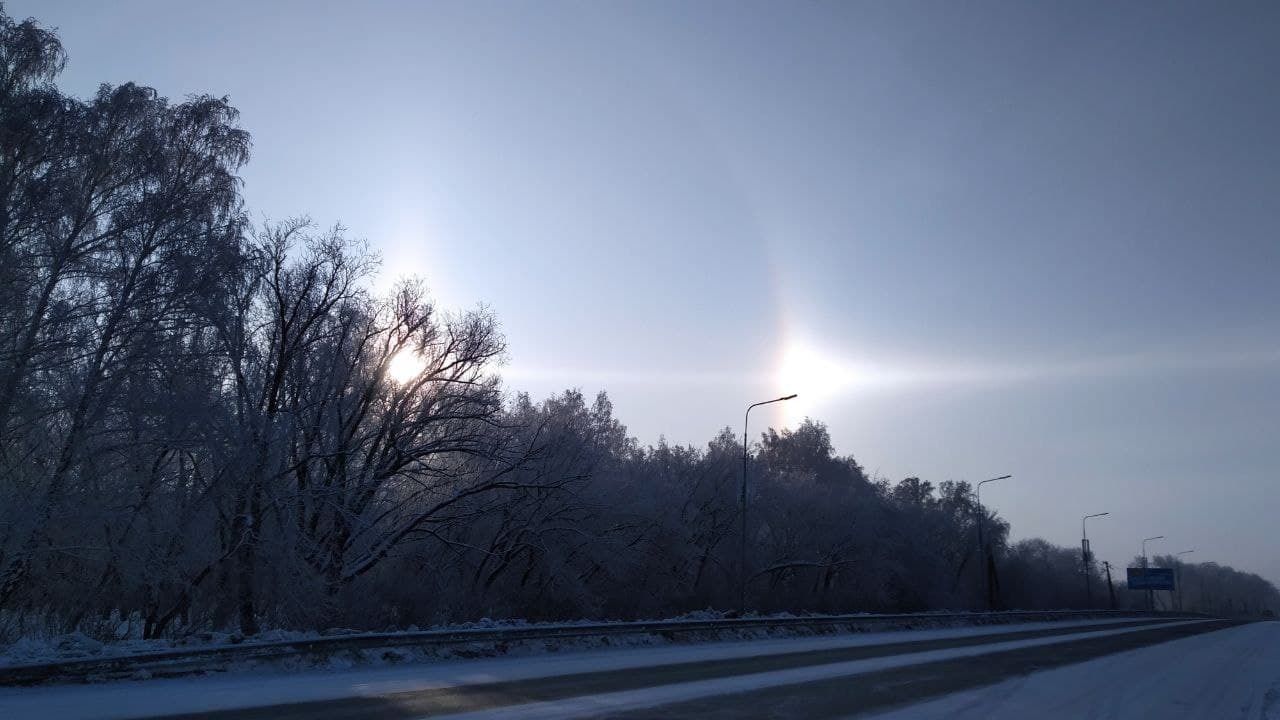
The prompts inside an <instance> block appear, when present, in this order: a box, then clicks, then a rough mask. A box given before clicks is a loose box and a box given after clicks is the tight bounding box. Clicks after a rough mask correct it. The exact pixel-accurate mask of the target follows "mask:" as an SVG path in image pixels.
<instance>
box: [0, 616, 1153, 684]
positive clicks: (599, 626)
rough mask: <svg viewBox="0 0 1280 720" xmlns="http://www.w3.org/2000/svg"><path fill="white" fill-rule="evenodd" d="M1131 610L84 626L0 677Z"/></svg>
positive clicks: (283, 666) (140, 674)
mask: <svg viewBox="0 0 1280 720" xmlns="http://www.w3.org/2000/svg"><path fill="white" fill-rule="evenodd" d="M1089 617H1093V618H1105V617H1125V618H1132V617H1134V614H1112V613H1107V612H1096V613H1080V612H1073V611H1057V612H1005V613H922V614H899V615H883V614H870V613H864V614H856V615H839V616H829V615H805V616H797V615H791V614H780V615H772V616H750V617H746V618H737V619H726V618H724V617H723V616H722V615H721V614H719V613H713V612H701V613H694V614H690V615H686V616H681V617H677V618H670V619H666V620H660V621H640V622H606V623H601V622H599V621H575V622H559V623H528V622H525V621H519V620H516V621H492V620H484V621H481V622H478V623H465V624H460V625H453V626H445V627H438V628H432V629H430V630H425V631H423V630H418V629H417V628H412V627H411V628H408V629H406V630H404V631H399V632H385V633H358V632H353V631H344V630H338V629H334V630H329V631H325V632H323V633H317V632H311V633H290V632H279V631H277V632H272V633H265V634H263V635H260V636H257V637H255V638H252V639H251V640H248V641H238V642H237V640H238V638H233V637H231V636H228V635H225V634H216V633H206V634H201V635H197V636H194V637H190V638H184V639H182V640H159V641H140V640H135V641H128V642H122V643H116V644H104V643H99V642H96V641H94V640H92V639H90V638H87V637H85V636H83V635H80V634H78V633H77V634H75V635H72V636H68V637H64V638H59V639H57V640H55V641H53V642H44V643H41V642H35V641H23V642H19V643H16V644H14V645H12V646H10V647H9V648H6V650H5V651H4V652H3V653H0V685H14V684H31V683H38V682H46V681H51V680H55V681H56V680H78V681H84V680H100V679H119V678H134V679H145V678H148V677H151V676H153V675H154V676H179V675H190V674H199V673H208V672H223V671H250V670H252V671H261V670H264V669H266V670H293V671H296V670H300V669H308V668H334V667H337V668H348V667H354V666H358V665H388V664H403V663H409V662H424V661H431V660H447V659H452V658H459V657H461V658H474V657H493V656H500V655H528V654H537V653H544V652H561V651H566V650H574V649H585V648H598V647H639V646H651V645H660V644H667V643H672V642H709V641H718V640H751V639H766V638H778V637H805V636H811V635H822V634H832V633H859V632H869V631H876V630H911V629H920V628H938V627H956V626H962V627H963V626H970V625H982V626H988V625H993V624H1004V623H1026V622H1034V621H1046V620H1049V621H1058V622H1061V621H1066V620H1071V619H1076V618H1089Z"/></svg>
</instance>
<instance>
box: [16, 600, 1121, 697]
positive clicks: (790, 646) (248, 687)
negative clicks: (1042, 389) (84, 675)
mask: <svg viewBox="0 0 1280 720" xmlns="http://www.w3.org/2000/svg"><path fill="white" fill-rule="evenodd" d="M1126 622H1132V618H1112V619H1105V620H1063V621H1054V622H1038V623H1010V624H1005V625H999V626H987V627H983V626H968V627H952V628H940V629H933V630H909V631H887V632H867V633H861V634H856V635H847V634H846V635H827V636H821V637H803V638H778V639H762V640H755V641H747V642H741V641H738V642H712V643H705V644H698V645H682V646H673V645H667V646H662V647H635V648H619V649H612V650H600V649H596V650H577V651H567V652H557V653H554V654H543V655H532V656H526V657H504V658H485V659H476V660H466V661H460V660H453V661H443V662H435V663H428V664H417V665H405V666H397V667H376V668H369V667H366V668H347V669H344V668H342V667H341V666H340V665H338V664H335V665H333V666H331V667H328V668H325V669H323V670H316V669H312V670H307V671H300V672H274V673H272V672H268V673H265V674H263V673H254V674H251V675H249V674H243V673H234V674H224V675H215V676H207V677H187V678H175V679H153V680H149V681H147V682H118V683H97V684H88V685H76V686H66V685H62V686H45V687H36V688H4V689H0V717H6V718H7V717H14V718H26V717H32V718H35V717H39V718H42V719H47V720H56V719H60V718H61V719H71V718H88V717H97V718H129V717H146V716H154V715H162V714H173V713H181V712H209V711H213V710H219V709H234V708H248V707H260V706H264V705H273V704H284V703H297V702H310V701H324V700H335V699H340V698H349V697H382V696H389V695H395V694H399V693H411V692H416V691H422V690H432V689H440V688H450V687H459V686H466V685H476V684H485V683H493V682H505V681H515V680H528V679H538V678H550V677H559V676H567V675H575V674H580V673H590V672H601V671H609V670H632V669H637V668H644V667H652V666H662V665H672V664H678V663H693V662H711V661H716V660H723V659H729V658H742V657H756V656H764V655H775V654H783V653H795V652H806V651H815V650H829V649H834V648H848V647H859V646H875V645H886V644H890V643H899V642H910V641H928V640H944V639H950V638H964V637H973V636H994V637H997V638H998V637H999V636H1000V635H1006V634H1012V633H1021V632H1027V631H1037V630H1054V629H1063V630H1070V629H1071V628H1080V630H1081V633H1070V634H1068V635H1062V636H1060V637H1078V636H1080V635H1081V634H1082V633H1097V632H1116V631H1109V630H1106V629H1105V626H1107V625H1114V624H1119V623H1126ZM1099 627H1102V628H1103V629H1101V630H1099ZM993 644H994V643H993ZM983 647H988V646H985V645H984V646H983Z"/></svg>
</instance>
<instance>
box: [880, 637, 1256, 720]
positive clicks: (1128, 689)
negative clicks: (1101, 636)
mask: <svg viewBox="0 0 1280 720" xmlns="http://www.w3.org/2000/svg"><path fill="white" fill-rule="evenodd" d="M875 717H877V718H878V719H879V720H941V719H943V718H946V719H947V720H956V719H959V720H964V719H965V718H972V719H975V720H976V719H978V718H982V719H983V720H1003V719H1006V718H1007V719H1008V720H1023V719H1024V718H1029V717H1035V718H1042V719H1044V720H1054V719H1056V718H1091V719H1092V720H1112V719H1114V720H1146V719H1147V718H1150V719H1151V720H1170V719H1171V718H1206V719H1212V720H1218V719H1221V720H1228V719H1230V720H1280V622H1265V623H1252V624H1249V625H1241V626H1239V627H1235V628H1230V629H1227V630H1222V631H1219V632H1212V633H1205V634H1203V635H1194V636H1192V637H1187V638H1183V639H1181V640H1174V641H1173V642H1168V643H1162V644H1160V645H1152V646H1150V647H1145V648H1140V649H1138V650H1130V651H1128V652H1123V653H1117V654H1115V655H1108V656H1106V657H1101V658H1098V659H1096V660H1090V661H1088V662H1083V663H1079V664H1076V665H1067V666H1065V667H1060V668H1056V669H1053V670H1046V671H1044V672H1038V673H1033V674H1031V675H1026V676H1023V677H1017V678H1013V679H1010V680H1006V681H1004V682H1002V683H999V684H996V685H989V686H987V687H984V688H979V689H976V690H968V691H965V692H959V693H955V694H953V695H948V696H946V697H943V698H940V699H938V700H934V701H930V702H925V703H921V704H918V705H912V706H910V707H906V708H902V709H900V710H897V711H895V712H890V713H884V714H881V715H877V716H875Z"/></svg>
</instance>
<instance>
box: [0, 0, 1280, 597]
mask: <svg viewBox="0 0 1280 720" xmlns="http://www.w3.org/2000/svg"><path fill="white" fill-rule="evenodd" d="M7 8H8V11H9V12H10V14H12V15H16V16H26V15H34V16H36V17H37V18H38V19H40V20H41V21H42V22H43V23H45V24H48V25H53V26H57V27H58V28H59V29H60V31H61V35H62V37H63V39H64V42H65V43H66V45H67V47H68V50H69V52H70V56H71V61H70V64H69V66H68V68H67V71H66V73H65V74H64V77H63V84H64V86H66V87H67V88H68V89H70V90H71V91H73V92H76V93H79V94H87V93H89V92H91V91H92V90H93V88H94V87H95V86H96V84H97V83H99V82H112V83H116V82H122V81H126V80H136V81H139V82H141V83H144V84H148V85H151V86H153V87H156V88H157V89H158V90H160V92H161V93H162V94H165V95H168V96H169V97H172V98H181V97H183V96H184V95H186V94H188V93H195V92H210V93H215V94H227V95H229V96H230V97H231V99H232V101H233V103H234V104H235V105H236V106H238V107H239V108H240V109H241V111H242V113H243V117H242V120H243V123H244V125H245V127H246V128H247V129H249V130H250V131H251V132H252V133H253V137H254V151H253V159H252V161H251V163H250V165H249V166H248V168H247V170H246V171H245V173H244V179H245V194H246V197H247V201H248V203H249V207H250V209H251V211H252V212H253V213H254V214H255V215H257V216H265V217H272V218H282V217H285V216H289V215H294V214H300V213H307V214H310V215H311V216H312V217H313V218H314V219H315V220H316V221H318V222H320V223H322V224H329V223H333V222H338V221H340V222H342V223H343V224H344V225H346V226H347V227H348V228H350V230H351V233H352V234H353V235H357V236H361V237H365V238H368V239H369V240H370V241H371V242H372V243H373V245H374V246H375V247H377V248H378V249H379V250H380V251H381V252H382V253H383V255H384V256H385V258H386V265H385V267H386V273H385V274H386V277H387V278H391V277H393V276H395V275H397V274H401V273H417V274H421V275H423V276H425V277H426V278H427V279H428V281H429V282H430V284H431V286H432V287H433V288H434V291H435V294H436V296H437V297H438V298H439V299H440V300H441V302H442V303H443V304H444V305H447V306H450V307H468V306H473V305H475V304H477V303H485V304H487V305H488V306H490V307H491V308H492V309H493V310H494V311H495V312H496V313H497V314H498V316H499V317H500V319H501V321H502V324H503V328H504V331H505V333H506V336H507V339H508V342H509V345H510V366H509V367H508V368H507V371H506V376H507V378H508V382H509V384H510V385H511V386H512V387H513V388H515V389H526V390H529V391H531V392H533V394H534V395H535V396H541V395H545V394H548V393H550V392H553V391H555V390H557V389H563V388H565V387H580V388H582V389H583V390H584V391H586V392H588V393H594V392H595V391H597V390H600V389H607V390H608V391H609V393H610V395H611V397H612V398H613V401H614V404H615V409H616V412H617V413H618V415H619V416H620V418H621V419H622V420H623V421H624V422H625V423H626V424H627V425H628V426H629V427H630V429H631V431H632V433H633V434H635V435H636V436H637V437H638V438H639V439H640V440H642V441H644V442H653V441H656V439H657V438H658V437H659V435H661V434H665V436H666V437H667V438H668V439H670V440H672V441H676V442H681V443H696V444H701V443H703V442H705V441H706V440H708V439H709V438H710V437H711V436H712V435H713V434H714V433H715V432H716V431H717V430H718V429H719V428H721V427H724V426H725V425H733V426H735V427H738V426H739V423H740V422H741V415H742V409H743V408H744V407H745V405H746V404H748V403H749V402H752V401H754V400H759V399H764V398H768V397H773V396H776V395H778V394H782V393H786V392H800V393H801V397H800V398H799V399H798V400H796V401H793V402H792V403H789V404H788V405H787V406H786V407H785V409H784V410H780V411H777V412H774V413H772V414H771V413H768V412H765V413H761V414H760V415H758V416H756V422H757V423H758V425H757V430H759V429H762V428H763V427H764V426H765V425H766V423H770V422H771V423H774V424H786V423H794V422H796V421H797V420H798V419H799V418H802V417H803V416H804V415H806V414H808V415H813V416H814V417H816V418H819V419H821V420H823V421H825V422H826V423H827V424H828V425H829V427H830V429H831V433H832V436H833V438H834V440H835V443H836V445H837V448H838V449H839V450H840V451H841V452H843V453H852V454H854V455H855V456H856V457H857V458H858V459H859V461H860V462H862V463H863V464H864V465H865V466H866V467H867V468H868V470H870V471H873V472H877V473H879V474H881V475H883V476H886V477H889V478H891V479H893V480H898V479H901V478H902V477H905V476H908V475H920V476H922V477H925V478H926V479H930V480H933V481H935V482H936V481H941V480H945V479H968V480H978V479H982V478H984V477H988V476H992V475H999V474H1004V473H1013V474H1014V475H1015V478H1014V479H1013V480H1010V481H1007V482H1003V483H1000V484H997V485H990V486H987V488H986V489H984V494H983V497H984V500H986V501H987V502H988V504H990V505H992V506H994V507H995V508H997V509H998V510H999V511H1000V512H1001V513H1002V514H1003V515H1004V516H1005V517H1007V518H1009V520H1010V521H1011V522H1012V523H1013V527H1014V535H1015V537H1023V536H1030V535H1038V536H1043V537H1046V538H1048V539H1050V540H1053V541H1055V542H1059V543H1062V544H1075V543H1077V542H1078V537H1077V536H1078V528H1079V519H1080V517H1081V516H1082V515H1084V514H1086V513H1093V512H1103V511H1110V512H1111V513H1112V516H1111V517H1108V518H1102V519H1100V520H1097V521H1092V522H1091V533H1090V535H1091V538H1092V539H1093V544H1094V548H1095V550H1096V551H1097V552H1098V553H1099V555H1100V556H1101V557H1103V558H1107V559H1111V560H1113V561H1115V562H1117V563H1123V562H1124V561H1126V560H1127V559H1128V558H1130V557H1131V556H1132V555H1134V554H1136V553H1137V552H1138V550H1139V541H1140V539H1141V538H1142V537H1144V536H1148V535H1160V534H1163V535H1166V536H1167V537H1168V538H1169V539H1168V541H1167V543H1166V544H1164V545H1161V544H1155V545H1153V549H1154V550H1156V551H1157V552H1159V551H1177V550H1184V549H1189V548H1194V549H1196V551H1197V552H1196V555H1194V556H1192V557H1193V558H1196V559H1199V560H1218V561H1220V562H1225V563H1230V564H1234V565H1238V566H1241V567H1244V568H1247V569H1253V570H1256V571H1260V572H1262V573H1263V574H1265V575H1267V576H1268V577H1269V578H1271V579H1272V580H1276V581H1280V556H1278V555H1277V554H1276V553H1275V552H1274V550H1273V549H1274V547H1275V530H1274V528H1275V527H1276V517H1275V515H1276V514H1277V512H1278V511H1280V477H1278V475H1280V460H1277V450H1278V449H1280V442H1278V438H1280V281H1278V280H1277V278H1278V276H1280V201H1277V199H1276V198H1277V195H1278V192H1277V191H1280V94H1278V93H1277V92H1276V91H1275V89H1274V84H1275V83H1274V80H1275V78H1276V77H1280V42H1277V38H1280V8H1277V6H1275V5H1274V4H1267V3H1246V2H1241V3H1233V4H1231V5H1230V6H1218V5H1216V4H1211V3H1195V4H1181V3H1098V4H1090V3H1062V4H1060V5H1058V6H1056V7H1054V6H1050V5H1049V4H1047V3H1012V2H1011V3H965V4H963V5H962V4H957V3H943V2H938V3H906V2H883V3H870V2H858V3H836V2H830V3H738V2H735V3H727V2H704V3H664V2H644V3H613V2H603V3H602V2H583V3H565V2H549V3H526V2H511V3H495V2H465V3H464V2H459V3H430V4H428V3H408V2H405V3H393V2H368V3H360V4H355V3H350V4H348V3H327V4H326V3H312V2H306V3H303V2H297V3H287V2H271V3H254V2H228V3H219V4H214V3H187V4H181V5H180V4H177V3H169V2H161V1H159V0H156V1H153V2H125V1H122V2H117V3H99V2H88V1H85V2H61V1H58V0H49V1H45V2H31V1H20V2H14V1H12V0H11V1H10V2H8V3H7ZM388 281H389V280H388ZM753 434H754V432H753Z"/></svg>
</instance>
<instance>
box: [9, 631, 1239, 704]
mask: <svg viewBox="0 0 1280 720" xmlns="http://www.w3.org/2000/svg"><path fill="white" fill-rule="evenodd" d="M1228 626H1229V624H1228V623H1223V622H1220V621H1195V622H1167V621H1164V622H1153V621H1124V622H1116V621H1111V622H1105V623H1101V622H1100V623H1096V624H1079V623H1073V624H1039V625H1033V626H1022V627H1019V626H1005V627H998V628H968V629H956V630H935V631H924V632H904V633H897V634H891V633H884V634H877V635H875V636H844V637H825V638H808V639H797V640H794V641H783V642H779V641H763V642H755V643H753V642H745V643H739V644H732V643H721V644H716V645H713V646H709V647H702V646H684V647H671V648H665V649H662V648H649V649H645V650H631V651H618V652H610V651H600V652H597V653H577V654H573V655H568V656H559V657H557V656H546V657H544V658H509V659H506V660H502V661H475V662H474V663H471V664H467V663H457V664H455V668H457V669H458V670H457V671H455V672H454V674H453V675H452V676H450V677H449V678H448V681H447V682H443V683H442V682H438V681H432V683H429V684H424V683H423V682H421V679H419V681H418V682H417V683H416V684H415V683H414V682H410V681H409V680H410V679H411V678H413V676H414V674H416V673H420V674H422V675H423V676H427V675H431V674H432V673H435V674H436V675H435V676H436V677H437V679H438V678H440V677H443V676H442V675H441V674H440V670H441V668H440V667H439V666H431V665H426V666H420V667H419V668H411V667H404V668H399V669H396V670H395V673H396V675H395V676H396V677H399V678H402V679H403V681H402V682H387V681H386V677H387V676H386V675H385V674H383V675H381V677H382V678H383V679H382V681H380V682H379V681H375V679H376V678H378V677H380V675H379V673H378V671H362V673H356V674H352V675H347V676H344V675H342V674H340V673H339V674H332V675H323V674H314V673H313V674H310V675H304V676H292V677H291V676H281V677H275V678H264V679H263V681H262V683H261V685H262V686H263V688H264V689H269V686H270V685H272V684H273V683H275V684H279V683H295V684H303V685H305V684H307V683H312V684H314V683H326V682H328V683H332V684H334V685H341V684H342V683H344V682H345V683H350V685H349V687H350V688H351V689H352V690H353V691H354V692H353V693H351V694H355V695H360V696H359V697H337V696H336V695H335V696H333V697H328V698H326V699H324V700H318V701H314V702H291V703H283V704H280V703H279V700H278V699H277V700H275V701H274V702H276V703H277V704H268V702H270V701H269V700H268V699H269V698H271V697H273V696H272V695H271V694H270V693H260V694H259V695H258V696H256V697H258V698H259V700H253V698H254V697H255V696H253V695H245V698H248V699H249V700H250V702H247V703H246V702H243V701H241V700H239V699H237V700H236V702H234V703H227V702H223V700H225V698H221V697H219V696H218V693H219V692H225V691H227V690H229V689H234V688H236V687H240V688H241V689H243V688H244V680H243V679H241V680H236V679H234V678H211V679H209V680H208V681H206V682H202V681H200V680H186V681H150V682H141V683H125V684H113V685H111V686H103V687H97V688H95V687H88V688H68V689H66V690H65V691H59V690H56V689H47V688H46V689H39V690H38V692H36V693H35V694H30V695H21V694H19V695H14V696H12V697H11V698H9V700H11V701H12V702H9V703H6V698H5V697H4V696H2V695H0V715H3V716H4V717H6V718H9V717H13V718H21V717H42V718H48V717H57V718H73V717H106V716H111V717H130V716H134V717H142V716H146V717H162V716H163V717H169V718H212V719H217V720H226V719H228V718H248V719H250V720H254V719H265V718H280V719H282V720H290V719H300V718H315V719H317V720H339V719H341V720H372V719H373V718H390V719H403V718H427V717H432V718H437V717H449V718H453V719H454V720H462V719H464V718H465V719H466V720H499V719H501V718H508V719H511V720H515V719H517V718H518V719H519V720H530V719H532V718H557V719H558V718H567V717H609V718H648V717H671V718H740V717H747V718H787V717H804V718H811V717H813V718H817V717H844V716H849V715H853V714H859V713H861V714H865V713H867V712H872V711H878V710H886V709H892V708H896V707H900V706H902V705H903V704H904V703H909V702H919V701H921V700H924V699H928V698H935V697H944V696H951V695H952V694H954V693H962V692H963V691H966V690H969V689H971V688H977V687H980V686H984V685H991V684H993V683H999V682H1000V681H1002V680H1004V679H1006V678H1009V677H1016V676H1023V675H1026V674H1027V673H1030V672H1033V671H1038V670H1041V671H1042V670H1045V669H1047V668H1052V667H1057V666H1062V665H1067V664H1071V663H1079V662H1082V661H1087V660H1091V659H1093V658H1098V657H1102V656H1108V655H1111V654H1113V653H1117V652H1123V651H1129V650H1133V649H1136V648H1143V647H1149V646H1151V645H1153V644H1157V643H1165V642H1169V641H1175V640H1176V641H1177V642H1188V640H1186V639H1185V638H1189V637H1193V636H1196V635H1201V634H1206V633H1208V634H1218V633H1215V632H1214V631H1218V630H1223V628H1225V627H1228ZM466 668H470V671H466V670H465V669H466ZM504 668H505V669H504ZM511 668H517V669H518V672H510V670H511ZM539 671H542V672H539ZM1033 677H1035V676H1033ZM353 678H369V679H370V680H369V681H368V682H354V681H353ZM498 679H505V681H494V680H498ZM310 689H312V690H314V688H310ZM40 693H44V694H43V695H42V694H40ZM303 696H306V695H305V694H303V695H299V697H303ZM313 696H314V695H313ZM275 697H277V698H279V697H281V696H279V695H276V696H275ZM41 698H46V699H47V702H45V703H44V704H43V705H41V703H40V699H41ZM220 704H221V705H222V706H223V707H237V708H238V709H234V710H214V708H217V707H218V706H219V705H220ZM251 704H258V705H260V706H259V707H248V705H251ZM179 708H187V709H189V710H195V709H197V708H198V709H199V710H200V711H199V712H187V713H186V714H172V713H173V711H174V710H176V709H179ZM166 712H169V713H171V714H169V715H165V714H164V713H166ZM951 714H954V713H951ZM948 716H950V715H949V714H948V712H947V711H942V714H940V715H938V717H948ZM1023 716H1025V715H1023ZM902 717H912V715H910V714H908V715H904V716H902ZM1064 717H1065V716H1064Z"/></svg>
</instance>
